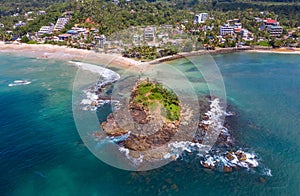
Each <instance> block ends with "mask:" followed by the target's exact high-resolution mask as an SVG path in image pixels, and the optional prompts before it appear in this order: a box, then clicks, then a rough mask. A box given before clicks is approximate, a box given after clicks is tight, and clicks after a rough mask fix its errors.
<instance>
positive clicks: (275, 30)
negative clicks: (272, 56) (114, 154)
mask: <svg viewBox="0 0 300 196" xmlns="http://www.w3.org/2000/svg"><path fill="white" fill-rule="evenodd" d="M267 31H268V32H269V33H270V36H271V37H280V36H281V34H282V32H283V28H282V27H281V26H273V25H272V26H269V27H268V28H267Z"/></svg>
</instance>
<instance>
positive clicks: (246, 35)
mask: <svg viewBox="0 0 300 196" xmlns="http://www.w3.org/2000/svg"><path fill="white" fill-rule="evenodd" d="M241 34H242V38H243V39H244V40H249V30H248V29H242V31H241Z"/></svg>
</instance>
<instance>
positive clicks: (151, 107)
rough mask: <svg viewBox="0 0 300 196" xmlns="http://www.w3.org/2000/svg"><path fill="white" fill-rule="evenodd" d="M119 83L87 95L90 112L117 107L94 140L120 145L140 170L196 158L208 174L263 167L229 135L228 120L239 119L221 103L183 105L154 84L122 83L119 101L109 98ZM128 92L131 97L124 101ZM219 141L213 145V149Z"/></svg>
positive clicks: (100, 86) (204, 98)
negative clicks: (113, 88)
mask: <svg viewBox="0 0 300 196" xmlns="http://www.w3.org/2000/svg"><path fill="white" fill-rule="evenodd" d="M114 81H115V80H114ZM114 81H112V82H110V83H106V82H104V83H103V81H102V82H99V83H98V84H96V85H95V86H94V87H92V88H91V89H90V90H89V91H88V92H87V97H92V99H91V103H90V105H91V106H93V107H97V108H98V109H99V110H101V107H102V106H103V104H104V105H105V104H110V105H111V106H112V112H111V113H110V114H109V115H108V116H107V118H106V119H105V120H104V121H101V128H102V130H103V131H94V132H93V133H92V136H93V137H94V139H95V141H99V142H100V141H102V140H106V141H107V140H108V141H110V142H113V143H115V144H117V145H118V146H119V147H118V148H119V151H120V152H122V153H124V155H125V156H126V157H127V159H128V160H129V161H130V162H132V164H134V165H135V166H136V167H137V168H140V169H141V170H143V168H147V164H148V165H149V164H150V165H151V164H153V163H155V162H157V161H159V162H160V161H166V162H168V161H170V160H176V159H177V158H179V157H182V156H185V154H186V155H191V154H194V153H195V154H197V155H198V157H200V160H199V162H200V164H201V165H202V166H203V167H204V168H208V169H212V170H219V171H223V172H231V171H233V170H234V169H237V168H241V167H242V168H253V167H257V166H258V161H257V157H256V155H255V154H252V153H247V152H244V151H243V150H242V149H239V148H237V147H236V146H235V144H234V138H233V137H232V135H231V132H230V130H229V129H228V128H229V125H228V118H230V116H232V115H234V113H233V112H227V111H226V110H225V109H224V108H223V107H222V106H221V103H220V102H221V100H220V99H219V98H217V97H212V96H199V97H198V98H197V104H196V102H193V101H192V99H188V100H185V101H181V100H180V99H179V97H178V96H177V94H176V93H174V92H173V91H172V90H169V89H168V88H166V87H164V86H163V84H161V83H159V82H157V81H150V80H149V79H139V80H135V81H133V82H128V83H124V82H122V83H121V84H122V85H121V86H120V89H121V92H120V91H119V90H120V89H117V96H115V97H114V96H112V95H109V94H106V92H111V88H112V87H115V85H114V84H115V83H114ZM123 84H125V85H126V87H125V86H123ZM128 89H131V90H129V91H128ZM124 92H127V93H128V95H129V97H125V98H124V97H122V95H124ZM91 95H92V96H91ZM116 98H119V99H118V100H116ZM114 102H116V103H117V104H116V105H117V107H115V106H114V104H113V103H114ZM93 107H91V109H93ZM85 108H90V107H85ZM224 117H225V124H223V123H224ZM222 119H223V120H222ZM226 119H227V120H226ZM214 137H215V138H216V139H215V141H214V143H209V142H208V141H209V140H211V138H214ZM199 155H200V156H199ZM145 165H146V166H145Z"/></svg>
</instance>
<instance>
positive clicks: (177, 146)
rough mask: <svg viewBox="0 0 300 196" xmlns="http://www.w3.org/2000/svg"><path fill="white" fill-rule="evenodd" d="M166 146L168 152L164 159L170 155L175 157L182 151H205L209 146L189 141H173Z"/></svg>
mask: <svg viewBox="0 0 300 196" xmlns="http://www.w3.org/2000/svg"><path fill="white" fill-rule="evenodd" d="M168 147H169V153H167V154H165V155H164V159H170V158H172V157H175V158H176V159H177V158H179V157H180V155H181V154H182V153H183V152H193V151H206V150H208V149H209V148H210V147H209V146H206V145H202V144H199V143H194V142H190V141H180V142H178V141H175V142H172V143H170V144H168Z"/></svg>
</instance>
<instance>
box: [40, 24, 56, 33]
mask: <svg viewBox="0 0 300 196" xmlns="http://www.w3.org/2000/svg"><path fill="white" fill-rule="evenodd" d="M53 30H54V25H52V26H42V27H41V28H40V30H39V31H38V35H43V34H51V33H52V32H53Z"/></svg>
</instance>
